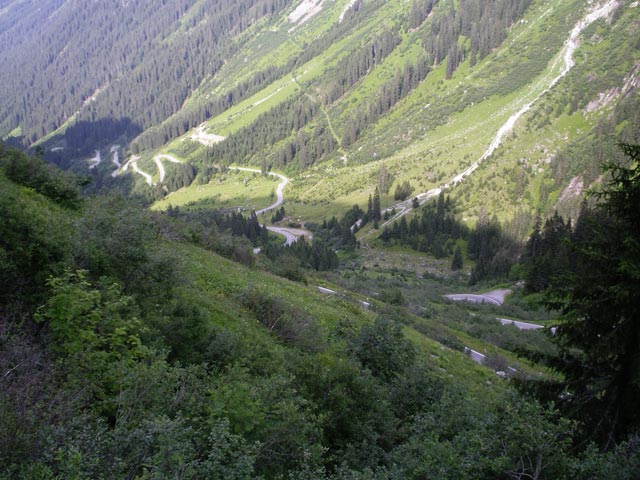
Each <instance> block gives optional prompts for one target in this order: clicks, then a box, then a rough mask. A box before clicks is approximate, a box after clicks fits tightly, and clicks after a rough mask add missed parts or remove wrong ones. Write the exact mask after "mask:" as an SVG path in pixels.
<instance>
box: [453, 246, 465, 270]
mask: <svg viewBox="0 0 640 480" xmlns="http://www.w3.org/2000/svg"><path fill="white" fill-rule="evenodd" d="M462 267H463V260H462V250H460V245H458V246H457V247H456V249H455V251H454V252H453V260H452V261H451V270H454V271H455V270H460V269H461V268H462Z"/></svg>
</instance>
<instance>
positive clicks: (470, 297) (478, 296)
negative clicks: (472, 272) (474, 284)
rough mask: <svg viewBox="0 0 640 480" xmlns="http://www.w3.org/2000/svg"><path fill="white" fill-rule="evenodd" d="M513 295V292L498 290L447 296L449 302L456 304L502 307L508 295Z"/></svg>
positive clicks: (504, 289)
mask: <svg viewBox="0 0 640 480" xmlns="http://www.w3.org/2000/svg"><path fill="white" fill-rule="evenodd" d="M510 293H511V290H509V289H506V288H503V289H498V290H492V291H490V292H487V293H454V294H451V295H445V297H446V298H448V299H449V300H453V301H454V302H469V303H489V304H491V305H502V304H503V303H504V299H505V297H506V296H507V295H509V294H510Z"/></svg>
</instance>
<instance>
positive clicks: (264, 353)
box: [0, 149, 637, 479]
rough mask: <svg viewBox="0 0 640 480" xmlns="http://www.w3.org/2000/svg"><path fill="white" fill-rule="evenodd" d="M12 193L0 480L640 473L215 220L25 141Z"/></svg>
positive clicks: (0, 176) (461, 360) (3, 321)
mask: <svg viewBox="0 0 640 480" xmlns="http://www.w3.org/2000/svg"><path fill="white" fill-rule="evenodd" d="M0 187H1V188H0V217H1V218H2V222H1V223H0V262H1V266H2V277H1V282H2V284H1V287H2V290H1V296H0V302H1V303H0V387H1V388H0V478H25V479H26V478H28V479H34V478H39V479H49V478H51V479H52V478H194V479H195V478H220V479H222V478H224V479H234V478H235V479H249V478H309V479H311V478H314V479H316V478H319V479H322V478H332V479H333V478H335V479H338V478H340V479H346V478H355V479H357V478H362V479H368V478H380V479H382V478H416V479H417V478H425V477H426V478H452V479H453V478H461V477H464V478H486V479H489V478H491V479H495V478H513V477H514V476H515V477H516V478H517V477H518V476H523V475H524V476H526V475H531V476H533V478H555V479H557V478H585V479H586V478H594V475H595V477H596V478H633V477H632V475H633V472H634V471H635V470H634V468H635V467H637V460H635V459H637V456H636V457H633V456H631V457H630V456H629V455H631V454H632V453H629V452H633V450H632V449H633V447H632V445H631V444H630V445H626V444H623V445H621V447H620V452H617V453H616V454H600V453H598V452H597V451H595V450H587V451H585V453H583V454H580V455H573V454H571V451H570V450H569V446H570V445H571V443H572V440H577V439H574V438H572V435H573V433H572V432H573V424H572V423H571V422H570V421H568V420H566V419H563V418H562V417H560V415H559V414H558V412H557V411H555V410H554V409H553V407H551V406H542V405H540V404H538V403H536V402H533V401H529V400H526V399H524V398H523V397H521V396H520V395H519V394H517V393H516V392H515V391H513V390H512V389H511V387H510V386H509V385H508V383H503V381H502V380H500V379H498V378H497V377H496V376H495V375H493V373H492V372H491V371H490V370H487V369H483V368H481V367H478V366H476V365H475V364H473V363H471V361H470V360H469V359H467V358H465V356H464V355H462V354H461V353H459V352H455V351H452V350H449V349H448V348H446V347H444V346H443V345H440V344H439V343H437V342H434V341H433V340H430V339H428V338H426V337H424V336H422V335H420V334H418V333H417V332H416V331H415V330H412V329H410V328H408V327H402V323H401V318H399V317H397V316H396V318H391V317H390V316H388V315H384V314H379V313H375V312H373V311H371V310H367V309H364V308H363V306H362V304H361V303H360V302H351V301H350V300H349V298H346V297H344V298H341V297H337V296H335V297H326V296H322V295H321V294H320V293H319V292H317V291H316V289H315V288H314V287H313V286H305V285H302V284H296V283H293V282H290V281H288V280H284V279H281V278H278V277H274V276H272V275H270V274H268V273H266V272H264V271H261V270H259V269H257V268H256V267H250V266H247V265H244V264H241V263H238V262H232V261H230V260H228V259H226V258H223V257H221V256H219V255H218V254H216V253H215V252H213V251H211V250H216V247H215V245H216V243H217V242H222V241H226V240H225V239H223V238H222V234H221V233H219V232H216V231H215V229H210V230H208V231H205V230H203V229H202V228H198V227H197V226H196V225H193V224H179V225H177V224H176V223H175V222H176V220H175V219H172V218H170V217H168V216H164V215H159V214H155V213H152V212H149V211H146V210H143V209H141V208H139V207H138V206H136V205H135V204H133V203H132V202H131V201H127V200H125V199H122V198H117V197H101V198H88V199H83V198H81V197H80V196H79V195H78V194H77V188H78V186H77V180H76V179H75V178H73V177H68V176H66V175H64V174H62V173H61V172H59V171H57V170H55V169H52V168H51V167H48V166H47V165H46V164H45V163H44V162H42V161H41V160H39V159H38V158H28V157H26V156H24V155H23V154H21V153H18V152H15V151H11V150H5V149H0ZM205 247H206V248H205ZM239 248H241V246H239ZM238 258H239V259H241V260H243V261H244V263H247V261H246V258H245V257H242V256H240V257H238ZM636 455H637V452H636ZM634 462H636V463H634ZM604 472H615V475H614V476H609V477H605V476H602V475H601V474H604Z"/></svg>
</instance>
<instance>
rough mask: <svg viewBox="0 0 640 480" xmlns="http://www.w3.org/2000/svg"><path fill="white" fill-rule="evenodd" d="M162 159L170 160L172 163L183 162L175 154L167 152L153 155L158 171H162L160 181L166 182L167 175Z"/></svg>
mask: <svg viewBox="0 0 640 480" xmlns="http://www.w3.org/2000/svg"><path fill="white" fill-rule="evenodd" d="M162 160H169V161H170V162H172V163H182V162H181V161H180V160H178V159H177V158H176V157H174V156H173V155H169V154H166V153H161V154H160V155H156V156H155V157H153V161H154V162H156V165H157V167H158V172H159V173H160V183H162V182H164V177H165V172H164V165H162Z"/></svg>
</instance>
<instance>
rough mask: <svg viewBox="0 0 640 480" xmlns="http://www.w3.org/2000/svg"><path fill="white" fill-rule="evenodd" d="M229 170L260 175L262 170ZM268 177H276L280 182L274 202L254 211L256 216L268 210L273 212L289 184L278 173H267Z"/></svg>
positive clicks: (282, 199) (240, 168)
mask: <svg viewBox="0 0 640 480" xmlns="http://www.w3.org/2000/svg"><path fill="white" fill-rule="evenodd" d="M229 170H240V171H242V172H252V173H262V170H258V169H257V168H247V167H229ZM269 175H271V176H272V177H278V178H279V179H280V180H281V181H280V183H279V184H278V186H277V188H276V201H275V202H274V203H272V204H271V205H269V206H268V207H265V208H261V209H260V210H256V215H261V214H263V213H265V212H268V211H270V210H275V209H276V208H278V207H279V206H280V205H282V202H283V201H284V194H283V191H284V187H285V186H286V185H287V183H289V179H288V178H287V177H285V176H284V175H280V174H279V173H273V172H269Z"/></svg>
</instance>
